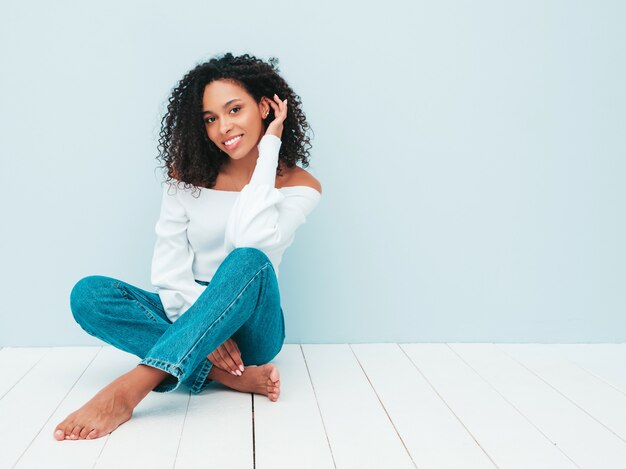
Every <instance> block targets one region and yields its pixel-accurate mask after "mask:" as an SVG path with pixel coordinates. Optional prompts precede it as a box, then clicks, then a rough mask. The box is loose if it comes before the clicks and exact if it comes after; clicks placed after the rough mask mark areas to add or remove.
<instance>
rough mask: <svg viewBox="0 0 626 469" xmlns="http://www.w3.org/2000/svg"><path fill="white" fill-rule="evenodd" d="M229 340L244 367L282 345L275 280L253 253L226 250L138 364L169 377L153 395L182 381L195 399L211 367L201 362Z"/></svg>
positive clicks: (264, 358)
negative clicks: (195, 295)
mask: <svg viewBox="0 0 626 469" xmlns="http://www.w3.org/2000/svg"><path fill="white" fill-rule="evenodd" d="M231 336H232V337H233V340H235V342H237V345H238V346H239V349H240V351H241V356H242V360H243V361H244V364H246V365H249V364H263V363H267V362H269V361H270V360H271V359H272V358H273V357H274V356H276V354H277V353H278V352H279V351H280V348H281V347H282V344H283V340H284V319H283V315H282V309H281V306H280V293H279V289H278V281H277V279H276V274H275V272H274V268H273V266H272V263H271V261H270V260H269V258H268V257H267V256H266V255H265V254H264V253H263V252H262V251H260V250H258V249H256V248H237V249H235V250H233V251H231V253H230V254H228V256H227V257H226V258H225V259H224V261H223V262H222V264H221V265H220V266H219V268H218V269H217V271H216V272H215V274H214V276H213V278H212V279H211V282H210V283H209V284H208V285H207V287H206V289H205V290H204V292H203V293H202V294H201V295H200V297H199V298H198V299H197V300H196V302H195V303H194V304H193V305H192V306H191V307H190V308H189V309H188V310H187V311H186V312H185V313H184V314H183V315H182V316H180V317H179V318H178V319H177V320H176V321H175V322H174V323H173V324H172V325H171V326H170V327H168V328H167V330H166V331H165V333H164V334H163V335H162V336H161V337H160V338H159V339H158V341H157V342H156V343H155V344H154V346H153V347H152V349H151V350H149V351H148V352H147V354H146V357H145V358H144V359H143V360H142V361H141V362H140V363H141V364H144V365H149V366H153V367H155V368H159V369H161V370H163V371H166V372H168V373H169V374H171V375H173V376H174V377H175V380H176V382H175V383H173V382H172V380H165V381H163V382H161V383H160V384H159V385H158V386H157V387H155V388H154V391H156V392H169V391H173V390H174V389H176V388H177V387H178V386H179V385H180V383H181V382H182V383H184V384H185V385H186V386H188V387H190V388H191V391H192V392H193V393H194V394H198V393H199V392H201V391H202V390H203V389H204V388H205V387H206V386H207V384H208V383H207V381H206V378H207V375H208V373H209V372H210V370H211V368H212V363H211V362H210V361H209V360H208V359H207V358H206V357H207V356H208V355H210V354H211V353H212V352H213V351H214V350H215V349H217V347H219V346H220V345H221V344H222V343H224V342H225V341H226V340H227V339H228V338H229V337H231ZM237 339H239V341H238V340H237Z"/></svg>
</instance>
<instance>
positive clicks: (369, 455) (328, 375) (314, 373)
mask: <svg viewBox="0 0 626 469" xmlns="http://www.w3.org/2000/svg"><path fill="white" fill-rule="evenodd" d="M302 350H303V351H304V357H305V360H306V363H307V367H308V369H309V373H310V375H311V381H312V383H313V388H314V390H315V395H316V398H317V402H318V404H319V408H320V411H321V414H322V418H323V420H324V424H325V427H326V432H327V435H328V439H329V442H330V447H331V451H332V454H333V458H334V461H335V464H336V466H337V468H339V469H350V468H358V469H363V468H389V467H393V468H395V469H401V468H415V467H416V466H415V464H414V463H413V461H412V460H411V457H410V455H409V453H408V452H407V449H406V448H405V446H404V445H403V443H402V441H401V440H400V437H399V436H398V433H397V431H396V429H395V428H394V426H393V425H392V423H391V421H390V420H389V417H388V415H387V413H386V412H385V409H384V408H383V406H382V405H381V404H380V401H379V400H378V397H377V396H376V393H375V392H374V390H373V389H372V386H371V384H370V383H369V381H368V380H367V377H366V376H365V374H364V373H363V370H362V369H361V366H360V365H359V363H358V361H357V360H356V357H355V356H354V353H353V352H352V350H351V349H350V347H349V346H348V345H345V344H330V345H323V344H303V345H302Z"/></svg>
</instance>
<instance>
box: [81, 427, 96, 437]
mask: <svg viewBox="0 0 626 469" xmlns="http://www.w3.org/2000/svg"><path fill="white" fill-rule="evenodd" d="M91 430H93V427H91V426H89V427H88V426H84V427H83V429H82V430H81V431H80V433H79V435H78V438H79V439H81V440H84V439H86V438H87V435H89V433H90V432H91Z"/></svg>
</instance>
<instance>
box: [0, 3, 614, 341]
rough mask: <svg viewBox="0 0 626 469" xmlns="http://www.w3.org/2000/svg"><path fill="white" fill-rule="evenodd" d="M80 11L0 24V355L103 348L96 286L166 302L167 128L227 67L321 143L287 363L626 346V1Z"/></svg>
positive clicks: (12, 15)
mask: <svg viewBox="0 0 626 469" xmlns="http://www.w3.org/2000/svg"><path fill="white" fill-rule="evenodd" d="M86 3H87V2H78V1H76V2H68V1H55V2H44V1H35V2H10V3H9V2H5V3H3V4H2V6H1V7H0V9H1V10H0V39H1V41H0V53H1V57H0V66H1V69H2V71H1V73H0V89H1V90H2V97H1V105H0V129H1V130H0V132H2V134H1V138H0V151H1V158H2V166H1V167H2V173H3V178H2V180H3V182H2V194H3V196H2V220H3V221H2V231H1V233H2V234H1V236H2V242H1V243H0V255H1V258H2V267H1V271H0V274H1V276H2V277H1V284H2V307H1V308H0V314H1V318H0V319H1V320H2V326H1V329H0V345H5V346H15V345H25V346H37V345H74V344H76V345H79V344H94V345H95V344H101V342H99V341H97V340H96V339H93V338H92V337H90V336H88V335H87V334H86V333H85V332H83V331H82V329H80V327H79V326H78V325H77V324H75V323H74V321H73V318H72V316H71V313H70V310H69V293H70V290H71V288H72V286H73V285H74V283H75V282H76V281H77V280H79V279H80V278H81V277H83V276H86V275H92V274H99V275H108V276H112V277H116V278H119V279H123V280H125V281H127V282H129V283H133V284H135V285H137V286H139V287H141V288H144V289H150V290H151V289H152V287H151V285H150V262H151V257H152V249H153V247H154V241H155V234H154V224H155V222H156V220H157V218H158V213H159V203H160V193H161V188H160V181H161V173H160V170H157V171H155V168H156V166H157V161H156V159H155V156H156V155H157V150H156V138H157V134H158V131H159V124H160V118H161V116H162V114H163V112H164V108H165V102H166V99H167V97H168V95H169V92H170V90H171V88H172V87H173V86H174V85H175V84H176V82H177V81H178V80H179V79H180V78H181V77H182V75H183V74H184V73H185V72H186V71H188V70H189V69H190V68H192V67H193V66H194V65H195V64H196V63H198V62H200V61H204V60H206V59H208V58H210V57H211V56H212V55H214V54H217V53H223V52H226V51H232V52H233V53H235V54H239V53H243V52H249V53H252V54H254V55H258V56H259V57H262V58H265V59H267V58H268V57H270V56H277V57H278V58H279V59H280V67H281V70H282V73H283V75H284V76H285V78H286V79H287V80H288V82H290V84H291V85H292V86H293V87H294V89H295V90H296V92H297V93H299V94H300V96H301V97H302V101H303V103H304V109H305V111H306V113H307V117H308V119H309V121H310V123H311V126H312V127H313V130H314V132H315V139H314V140H313V145H314V147H313V150H312V158H311V162H312V164H311V166H309V168H308V169H309V171H310V172H311V173H312V174H314V175H315V176H316V177H317V178H318V179H319V180H320V181H321V182H322V185H323V193H324V196H323V199H322V202H321V203H320V205H319V206H318V208H317V209H316V211H315V212H314V213H313V214H312V215H311V217H310V218H309V220H308V222H307V224H306V225H304V226H303V227H301V229H300V231H299V232H298V236H297V237H296V241H295V243H294V244H293V245H292V246H291V248H290V249H289V250H288V251H287V253H286V254H285V257H284V260H283V264H281V272H280V281H281V295H282V300H283V308H284V311H285V314H286V321H287V342H353V343H354V342H369V341H376V342H386V341H393V342H422V341H425V342H441V341H448V342H454V341H458V342H623V341H625V340H626V327H625V326H626V320H625V317H624V314H625V312H626V293H625V292H626V290H625V287H626V245H625V240H626V223H625V221H624V213H625V208H626V188H625V185H624V181H625V180H626V160H625V157H626V138H625V130H626V111H625V110H626V91H625V90H626V87H625V86H624V83H626V52H625V51H626V48H625V47H624V44H625V43H626V32H625V31H626V30H625V29H624V27H623V26H624V24H625V23H626V7H625V6H624V3H622V2H617V1H616V2H610V1H601V2H571V1H567V2H566V1H560V2H557V1H547V2H546V1H536V0H535V1H530V2H499V1H478V2H465V1H439V2H423V1H421V2H414V1H398V0H392V1H386V2H376V4H373V3H372V4H368V3H365V4H364V3H363V2H356V1H355V2H336V1H333V2H330V1H326V0H324V1H318V2H308V3H307V4H302V5H299V4H298V6H297V7H296V6H294V5H296V4H294V3H293V2H287V1H283V2H274V1H269V2H258V1H250V2H208V1H206V2H169V1H168V2H166V1H162V0H161V1H141V2H121V1H117V0H113V1H108V2H89V3H90V4H89V5H88V6H87V5H86ZM368 5H369V6H368Z"/></svg>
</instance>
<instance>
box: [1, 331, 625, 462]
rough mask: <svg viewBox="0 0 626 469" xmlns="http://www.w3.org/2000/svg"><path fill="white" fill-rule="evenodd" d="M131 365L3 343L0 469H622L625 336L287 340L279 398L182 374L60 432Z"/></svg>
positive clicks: (102, 351) (102, 355) (108, 357)
mask: <svg viewBox="0 0 626 469" xmlns="http://www.w3.org/2000/svg"><path fill="white" fill-rule="evenodd" d="M138 362H139V359H138V358H137V357H135V356H133V355H130V354H127V353H125V352H121V351H119V350H117V349H115V348H112V347H109V346H105V347H53V348H4V349H2V350H0V371H1V375H0V376H1V378H0V469H2V468H13V467H15V468H45V469H55V468H59V469H71V468H80V469H83V468H92V467H94V468H115V469H122V468H133V469H142V468H149V469H158V468H168V469H170V468H176V469H182V468H193V469H197V468H204V467H206V468H228V469H236V468H257V469H282V468H288V469H301V468H311V469H325V468H339V469H348V468H358V469H367V468H384V469H401V468H415V467H417V468H420V469H422V468H424V469H428V468H455V469H456V468H462V469H468V468H494V467H497V468H524V469H527V468H532V469H538V468H550V469H557V468H575V467H582V468H590V469H600V468H601V469H607V468H625V467H626V344H594V345H558V344H550V345H537V344H530V345H526V344H523V345H520V344H390V343H387V344H332V345H318V344H315V345H313V344H311V345H309V344H302V345H297V344H293V345H292V344H286V345H285V346H284V347H283V350H282V351H281V353H280V355H279V356H278V357H276V359H275V360H274V361H273V363H275V364H276V365H278V366H279V368H280V374H281V395H280V399H279V400H278V401H277V402H271V401H270V400H269V399H267V398H266V397H264V396H258V395H254V396H253V395H252V394H244V393H239V392H237V391H232V390H229V389H228V388H225V387H223V386H222V385H220V384H219V383H214V384H213V386H214V387H213V388H209V389H207V390H205V391H204V392H203V393H202V394H200V395H197V396H196V395H191V394H190V393H189V391H188V390H187V389H185V388H182V387H181V388H179V389H177V390H176V391H174V392H171V393H165V394H161V393H154V392H152V393H150V394H149V395H148V396H147V397H146V398H145V399H144V400H143V401H142V402H141V403H140V404H139V406H138V407H137V408H136V409H135V411H134V414H133V418H132V419H131V420H130V421H128V422H126V423H124V424H123V425H121V426H120V427H119V428H118V429H117V430H115V431H114V432H113V433H111V434H110V435H108V436H106V437H103V438H99V439H96V440H79V441H69V440H65V441H61V442H58V441H56V440H55V439H54V438H53V436H52V431H53V429H54V427H55V426H56V425H57V424H58V423H59V422H60V421H61V420H63V419H64V418H65V416H66V415H67V414H69V413H70V412H72V411H74V410H76V409H77V408H78V407H80V406H81V405H82V404H84V403H85V402H86V401H87V400H89V399H90V398H91V397H92V396H93V395H94V394H95V393H96V392H97V391H98V390H100V389H101V388H102V387H104V386H105V385H106V384H108V383H109V382H111V381H113V379H115V378H116V377H118V376H119V375H121V374H123V373H125V372H126V371H128V370H130V369H131V368H132V367H134V366H136V365H137V363H138Z"/></svg>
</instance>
